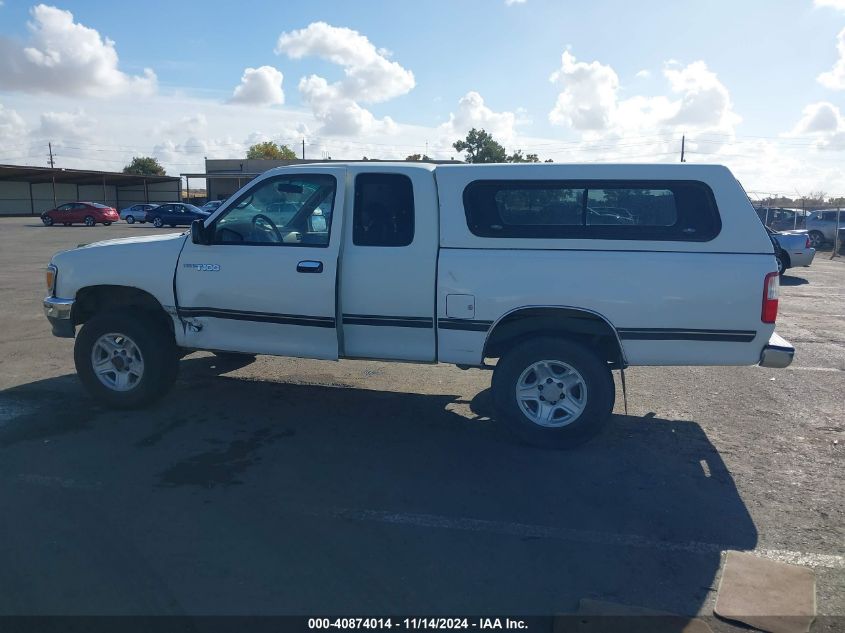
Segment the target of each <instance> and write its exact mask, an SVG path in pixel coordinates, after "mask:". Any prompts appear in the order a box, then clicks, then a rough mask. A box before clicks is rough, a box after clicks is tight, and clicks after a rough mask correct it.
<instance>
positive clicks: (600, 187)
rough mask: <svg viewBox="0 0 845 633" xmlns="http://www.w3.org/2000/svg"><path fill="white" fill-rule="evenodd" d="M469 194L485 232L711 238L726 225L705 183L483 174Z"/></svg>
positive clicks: (469, 207) (474, 219)
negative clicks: (500, 177)
mask: <svg viewBox="0 0 845 633" xmlns="http://www.w3.org/2000/svg"><path fill="white" fill-rule="evenodd" d="M463 198H464V212H465V214H466V219H467V226H468V227H469V230H470V231H471V232H472V233H473V234H474V235H478V236H479V237H505V238H535V239H548V238H552V239H555V238H558V239H610V240H671V241H685V242H706V241H709V240H712V239H713V238H714V237H716V236H717V235H718V234H719V231H720V230H721V227H722V223H721V220H720V218H719V211H718V208H717V206H716V199H715V198H714V196H713V191H712V190H711V189H710V187H708V186H707V185H705V184H704V183H702V182H698V181H687V180H637V181H633V180H577V181H576V180H476V181H473V182H471V183H469V184H468V185H467V186H466V188H465V189H464V195H463Z"/></svg>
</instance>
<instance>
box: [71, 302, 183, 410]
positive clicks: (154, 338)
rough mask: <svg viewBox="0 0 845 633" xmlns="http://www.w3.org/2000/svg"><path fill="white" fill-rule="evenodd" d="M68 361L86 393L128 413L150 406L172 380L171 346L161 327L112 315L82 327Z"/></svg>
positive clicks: (173, 348) (132, 316) (173, 359)
mask: <svg viewBox="0 0 845 633" xmlns="http://www.w3.org/2000/svg"><path fill="white" fill-rule="evenodd" d="M73 360H74V363H75V364H76V371H77V373H78V374H79V378H80V380H81V381H82V384H83V385H84V386H85V388H86V389H87V390H88V392H89V393H90V394H91V395H92V396H93V397H95V398H96V399H98V400H100V401H101V402H103V403H105V404H106V405H108V406H110V407H115V408H118V409H134V408H138V407H143V406H145V405H148V404H151V403H152V402H155V401H156V400H158V399H159V398H161V397H162V396H163V395H165V394H166V393H167V392H168V391H169V390H170V388H171V387H172V386H173V383H174V382H175V381H176V374H177V372H178V368H179V364H178V358H177V355H176V345H175V343H174V341H173V337H172V336H171V334H170V332H169V331H168V329H167V326H166V324H164V323H161V324H159V323H157V322H156V320H155V319H150V318H149V317H148V318H146V319H142V318H141V317H140V316H138V315H136V314H132V313H129V312H123V311H116V312H106V313H103V314H99V315H97V316H95V317H93V318H92V319H91V320H89V321H88V322H87V323H85V325H84V326H83V327H82V330H80V332H79V336H77V337H76V343H75V345H74V348H73Z"/></svg>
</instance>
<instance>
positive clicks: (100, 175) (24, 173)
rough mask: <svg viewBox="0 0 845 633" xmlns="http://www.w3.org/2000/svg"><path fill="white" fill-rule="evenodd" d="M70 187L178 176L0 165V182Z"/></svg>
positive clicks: (167, 179) (138, 182) (166, 179)
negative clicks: (12, 181) (54, 184)
mask: <svg viewBox="0 0 845 633" xmlns="http://www.w3.org/2000/svg"><path fill="white" fill-rule="evenodd" d="M54 178H55V179H56V182H57V183H69V184H72V185H101V184H104V183H105V184H106V185H117V186H127V185H142V184H144V182H146V183H147V184H155V183H161V182H176V181H179V177H178V176H139V175H136V174H124V173H121V172H114V171H94V170H90V169H62V168H59V167H35V166H26V165H0V181H4V180H16V181H23V182H29V183H32V184H39V183H46V182H53V179H54Z"/></svg>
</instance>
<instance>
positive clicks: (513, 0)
mask: <svg viewBox="0 0 845 633" xmlns="http://www.w3.org/2000/svg"><path fill="white" fill-rule="evenodd" d="M525 2H526V0H505V4H506V5H507V6H509V7H512V6H513V5H515V4H525Z"/></svg>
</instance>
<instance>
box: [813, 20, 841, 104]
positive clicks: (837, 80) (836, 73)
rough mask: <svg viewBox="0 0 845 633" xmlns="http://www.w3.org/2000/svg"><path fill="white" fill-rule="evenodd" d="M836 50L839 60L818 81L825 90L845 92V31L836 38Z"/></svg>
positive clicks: (817, 78)
mask: <svg viewBox="0 0 845 633" xmlns="http://www.w3.org/2000/svg"><path fill="white" fill-rule="evenodd" d="M836 50H837V51H838V52H839V59H837V60H836V63H835V64H834V65H833V68H832V69H831V70H829V71H827V72H824V73H822V74H821V75H819V76H818V77H816V80H817V81H818V82H819V83H820V84H821V85H823V86H824V87H825V88H830V89H831V90H845V29H842V30H841V31H839V35H837V36H836Z"/></svg>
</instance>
